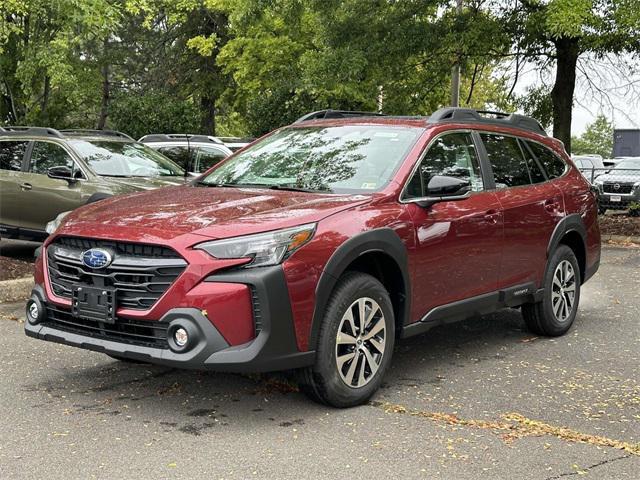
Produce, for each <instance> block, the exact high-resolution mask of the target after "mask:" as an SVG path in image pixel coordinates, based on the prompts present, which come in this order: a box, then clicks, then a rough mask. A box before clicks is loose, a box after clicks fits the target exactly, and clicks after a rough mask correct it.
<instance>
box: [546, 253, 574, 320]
mask: <svg viewBox="0 0 640 480" xmlns="http://www.w3.org/2000/svg"><path fill="white" fill-rule="evenodd" d="M575 298H576V275H575V271H574V269H573V265H571V262H569V261H568V260H562V261H561V262H560V263H559V264H558V266H557V267H556V270H555V272H554V273H553V284H552V286H551V308H552V310H553V315H554V316H555V317H556V320H558V321H559V322H566V321H567V320H568V319H569V318H570V317H571V314H572V312H573V306H574V303H575Z"/></svg>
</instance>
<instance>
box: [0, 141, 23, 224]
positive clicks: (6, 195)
mask: <svg viewBox="0 0 640 480" xmlns="http://www.w3.org/2000/svg"><path fill="white" fill-rule="evenodd" d="M28 147H29V142H28V141H26V140H1V141H0V224H1V225H4V227H0V228H1V229H0V234H5V235H13V234H15V233H17V232H15V231H13V229H14V228H15V227H23V226H24V214H23V205H22V204H21V194H22V189H21V188H22V185H23V184H24V182H25V178H24V177H25V173H24V171H23V162H24V158H25V156H26V153H27V150H28ZM8 227H9V228H8Z"/></svg>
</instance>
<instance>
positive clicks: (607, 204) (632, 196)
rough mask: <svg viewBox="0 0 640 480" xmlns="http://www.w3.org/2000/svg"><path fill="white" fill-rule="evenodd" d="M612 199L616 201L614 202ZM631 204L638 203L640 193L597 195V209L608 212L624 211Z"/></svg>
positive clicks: (600, 193) (601, 193) (639, 201)
mask: <svg viewBox="0 0 640 480" xmlns="http://www.w3.org/2000/svg"><path fill="white" fill-rule="evenodd" d="M612 199H616V200H615V201H614V200H612ZM632 203H640V192H638V191H635V192H633V193H629V194H620V195H616V194H615V193H603V192H599V193H598V207H600V208H604V209H608V210H626V209H627V208H629V206H630V205H631V204H632Z"/></svg>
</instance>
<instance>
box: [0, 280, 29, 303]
mask: <svg viewBox="0 0 640 480" xmlns="http://www.w3.org/2000/svg"><path fill="white" fill-rule="evenodd" d="M33 285H34V282H33V277H31V276H29V277H23V278H17V279H15V280H3V281H1V282H0V303H8V302H18V301H20V300H26V299H27V298H29V295H31V290H32V289H33Z"/></svg>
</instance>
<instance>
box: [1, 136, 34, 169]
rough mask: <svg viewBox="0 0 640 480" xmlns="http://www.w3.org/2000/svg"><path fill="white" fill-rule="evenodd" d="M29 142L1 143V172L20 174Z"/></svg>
mask: <svg viewBox="0 0 640 480" xmlns="http://www.w3.org/2000/svg"><path fill="white" fill-rule="evenodd" d="M27 145H29V142H0V170H10V171H12V172H19V171H20V170H22V159H23V158H24V152H25V151H26V150H27Z"/></svg>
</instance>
